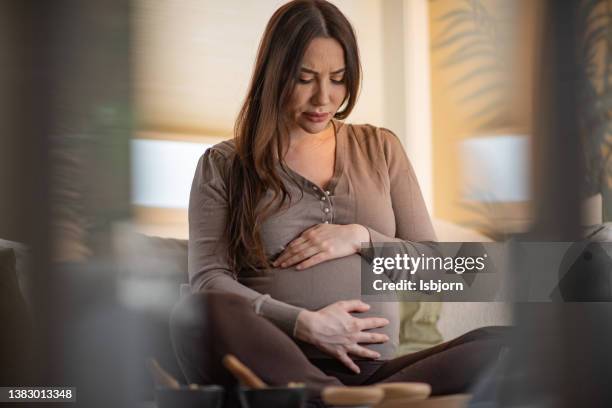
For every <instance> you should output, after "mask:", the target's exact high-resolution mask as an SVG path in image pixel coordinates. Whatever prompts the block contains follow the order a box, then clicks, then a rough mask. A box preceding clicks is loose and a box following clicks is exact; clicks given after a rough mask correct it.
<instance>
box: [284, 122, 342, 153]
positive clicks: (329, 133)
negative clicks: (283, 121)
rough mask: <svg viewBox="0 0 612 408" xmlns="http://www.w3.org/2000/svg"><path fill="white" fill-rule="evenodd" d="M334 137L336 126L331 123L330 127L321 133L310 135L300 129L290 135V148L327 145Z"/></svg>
mask: <svg viewBox="0 0 612 408" xmlns="http://www.w3.org/2000/svg"><path fill="white" fill-rule="evenodd" d="M333 136H334V126H333V124H332V123H331V122H330V123H329V125H328V126H327V127H326V128H325V129H324V130H323V131H321V132H319V133H308V132H305V131H304V130H303V129H301V128H298V129H296V130H294V131H292V132H290V133H289V147H290V148H292V147H295V146H301V145H305V144H307V145H311V144H316V145H318V144H321V143H325V142H327V141H328V140H329V138H330V137H333Z"/></svg>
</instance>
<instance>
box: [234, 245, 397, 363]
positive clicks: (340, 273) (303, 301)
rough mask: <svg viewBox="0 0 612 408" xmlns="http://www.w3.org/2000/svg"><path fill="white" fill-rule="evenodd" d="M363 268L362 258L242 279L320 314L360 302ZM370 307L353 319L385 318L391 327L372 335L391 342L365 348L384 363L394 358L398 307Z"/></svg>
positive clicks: (309, 351)
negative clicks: (332, 307) (330, 307)
mask: <svg viewBox="0 0 612 408" xmlns="http://www.w3.org/2000/svg"><path fill="white" fill-rule="evenodd" d="M360 268H361V257H360V256H359V255H350V256H347V257H344V258H339V259H333V260H331V261H327V262H323V263H320V264H318V265H315V266H313V267H311V268H308V269H306V270H302V271H297V270H295V269H294V268H288V269H272V270H271V271H270V272H269V273H268V274H267V275H266V276H264V277H261V276H260V277H254V278H242V279H240V281H241V282H242V283H243V284H245V285H246V286H248V287H250V288H252V289H254V290H256V291H258V292H259V293H267V294H269V295H270V296H272V297H273V298H274V299H277V300H280V301H283V302H286V303H289V304H292V305H295V306H299V307H303V308H305V309H308V310H318V309H321V308H322V307H325V306H327V305H329V304H332V303H334V302H337V301H339V300H350V299H361V269H360ZM367 303H368V304H369V305H370V310H368V311H367V312H364V313H353V316H355V317H358V318H363V317H385V318H386V319H388V320H389V322H390V323H389V324H388V325H387V326H385V327H383V328H378V329H373V330H371V331H374V332H379V333H385V334H386V335H388V336H389V338H390V340H389V341H388V342H386V343H383V344H370V345H365V344H364V346H367V347H368V348H371V349H373V350H376V351H378V352H379V353H381V355H382V358H384V359H389V358H393V357H394V356H395V352H396V350H397V345H398V341H399V306H398V304H397V303H396V302H367ZM303 350H304V352H305V353H306V355H307V356H309V357H312V358H314V357H319V358H320V357H322V355H321V354H322V353H320V352H318V350H314V348H312V347H310V346H308V345H303Z"/></svg>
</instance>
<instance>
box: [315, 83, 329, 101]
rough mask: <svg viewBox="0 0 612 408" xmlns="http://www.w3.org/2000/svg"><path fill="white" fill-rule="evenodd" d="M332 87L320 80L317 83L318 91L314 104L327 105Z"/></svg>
mask: <svg viewBox="0 0 612 408" xmlns="http://www.w3.org/2000/svg"><path fill="white" fill-rule="evenodd" d="M329 91H330V87H329V84H328V83H327V81H326V80H323V79H321V80H319V81H318V82H317V89H316V91H315V93H314V95H313V96H312V103H313V105H315V106H323V105H327V104H328V103H329V101H330V95H329Z"/></svg>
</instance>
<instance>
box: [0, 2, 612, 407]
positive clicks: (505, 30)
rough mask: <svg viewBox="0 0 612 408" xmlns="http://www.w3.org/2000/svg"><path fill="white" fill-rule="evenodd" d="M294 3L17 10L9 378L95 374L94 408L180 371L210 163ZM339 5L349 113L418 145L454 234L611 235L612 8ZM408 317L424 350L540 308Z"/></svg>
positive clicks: (0, 126)
mask: <svg viewBox="0 0 612 408" xmlns="http://www.w3.org/2000/svg"><path fill="white" fill-rule="evenodd" d="M283 3H284V1H276V0H275V1H272V0H269V1H268V0H265V1H263V0H258V1H253V0H248V1H247V0H242V1H224V2H219V1H213V0H165V1H162V0H160V1H158V0H132V1H129V0H112V1H97V0H90V1H87V2H82V1H78V0H58V1H54V2H37V1H10V0H8V1H4V2H1V3H0V34H1V35H0V44H1V46H0V84H1V86H0V89H2V90H3V91H2V93H1V94H0V107H1V109H0V130H1V134H2V141H1V148H0V191H1V192H2V194H1V195H0V214H1V216H0V255H1V258H0V260H1V261H2V265H0V268H1V269H0V270H2V272H3V275H2V276H3V277H5V278H3V279H5V283H6V284H5V285H0V288H2V290H3V291H4V293H1V294H0V299H2V300H0V303H1V302H3V304H2V309H1V310H0V313H1V316H2V321H4V322H6V328H3V340H2V356H3V358H4V359H5V361H6V364H1V365H0V366H1V367H2V369H1V371H2V377H0V380H1V381H0V385H10V384H14V385H19V384H50V383H54V384H66V385H72V384H76V385H77V386H78V388H79V390H81V395H82V399H81V400H80V401H81V403H82V404H83V406H88V407H94V406H98V405H99V406H103V405H105V406H106V405H108V404H109V403H112V404H114V405H116V406H124V405H125V406H128V405H130V404H133V403H134V401H143V400H150V399H151V398H152V385H151V381H150V379H149V377H148V374H147V373H146V371H145V368H144V363H143V361H144V359H145V358H146V357H147V356H155V357H156V358H158V359H159V360H160V362H161V363H162V365H163V366H165V367H166V368H167V369H168V370H169V371H170V372H171V373H172V374H174V375H176V376H177V377H178V378H180V377H181V373H180V370H179V369H178V367H177V366H176V362H175V360H174V358H173V353H172V345H171V344H170V340H169V338H168V333H167V329H168V328H167V319H168V316H169V313H170V310H171V308H172V305H173V304H174V302H176V300H177V299H178V297H179V287H180V285H181V283H185V282H186V280H187V276H186V262H187V260H186V241H185V240H186V239H187V238H188V234H187V204H188V198H189V189H190V186H191V181H192V177H193V172H194V170H195V166H196V163H197V160H198V158H199V157H200V156H201V155H202V154H203V153H204V151H205V150H206V149H207V148H208V147H210V146H212V145H214V144H215V143H218V142H220V141H222V140H225V139H229V138H231V137H232V129H233V125H234V119H235V116H236V114H237V112H238V110H239V107H240V104H241V103H242V100H243V97H244V95H245V93H246V89H247V86H248V81H249V78H250V75H251V70H252V67H253V62H254V58H255V55H256V51H257V46H258V43H259V39H260V37H261V34H262V33H263V30H264V28H265V25H266V23H267V21H268V19H269V17H270V16H271V15H272V13H273V12H274V10H276V8H278V6H279V5H281V4H283ZM333 3H334V4H336V5H337V6H338V7H339V8H340V10H341V11H342V12H344V13H345V14H346V16H347V17H348V18H349V20H350V21H351V22H352V24H353V25H354V28H355V31H356V34H357V39H358V44H359V47H360V52H361V58H362V67H363V74H364V75H363V85H362V89H361V94H360V97H359V100H358V104H357V106H356V108H355V110H354V112H353V113H352V114H351V116H350V117H349V118H348V119H347V121H348V122H351V123H370V124H374V125H376V126H381V127H387V128H389V129H391V130H393V131H394V132H395V133H396V134H397V135H398V136H399V138H400V139H401V141H402V143H403V146H404V148H405V151H406V153H407V154H408V156H409V158H410V160H411V162H412V164H413V166H414V168H415V171H416V173H417V176H418V179H419V183H420V186H421V189H422V192H423V194H424V197H425V201H426V204H427V206H428V209H429V212H430V215H431V217H432V219H433V220H434V226H435V229H436V233H437V234H438V238H439V239H440V240H442V241H451V242H452V241H479V242H485V241H491V240H505V239H509V238H517V237H530V239H546V240H567V241H571V240H578V239H581V238H583V237H585V236H589V237H593V236H594V235H593V234H597V236H598V237H599V238H600V239H609V236H610V232H608V228H609V225H608V224H607V222H609V221H610V218H611V217H612V194H611V191H612V190H611V189H612V181H611V180H612V178H611V174H612V164H611V162H610V152H611V150H610V142H611V131H612V128H611V127H610V120H609V118H610V108H612V98H611V97H610V80H611V79H612V75H611V74H612V70H611V61H612V58H610V56H611V55H612V54H611V53H610V51H611V50H612V32H611V31H610V27H611V25H610V24H611V20H610V17H611V15H610V7H611V6H612V4H611V3H610V1H608V0H580V1H579V0H575V1H567V2H554V1H546V0H539V1H530V0H514V1H508V0H430V1H428V0H335V1H333ZM561 3H563V4H561ZM551 307H552V306H551ZM402 308H403V309H402V313H403V321H402V339H401V341H402V352H404V353H405V352H410V351H414V350H419V349H422V348H425V347H429V346H431V345H433V344H436V343H439V342H441V341H443V340H447V339H450V338H453V337H455V336H457V335H459V334H462V333H464V332H466V331H468V330H470V329H472V328H475V327H480V326H484V325H488V324H511V323H513V322H514V323H515V324H517V325H519V326H520V322H521V319H520V316H521V315H522V314H521V313H522V312H521V311H520V310H518V308H514V309H513V307H512V305H507V304H469V303H468V304H460V305H453V307H445V305H443V304H440V303H437V302H433V301H432V302H422V303H418V304H416V303H413V304H404V305H402ZM544 309H546V310H548V309H547V308H544V307H542V309H538V310H544ZM542 313H543V314H544V315H543V316H542V319H543V321H547V322H557V320H555V318H556V317H559V316H560V315H562V316H568V315H569V316H573V315H572V314H571V313H569V314H565V313H561V314H560V313H559V310H558V309H552V310H550V311H549V312H542ZM546 313H550V314H546ZM588 313H591V314H590V316H592V317H593V319H594V320H597V318H598V317H602V316H603V315H604V314H606V316H607V314H608V313H609V312H608V311H607V306H605V308H604V306H602V309H589V311H588ZM523 314H524V315H526V316H527V318H526V322H527V323H525V324H524V325H523V326H520V327H527V328H530V329H529V330H531V329H533V327H532V326H531V325H530V324H529V322H530V320H529V318H530V317H529V316H530V315H531V316H533V315H534V314H533V310H530V311H527V312H524V313H523ZM579 315H580V313H576V317H577V316H579ZM551 316H552V317H551ZM555 316H556V317H555ZM568 319H569V318H568ZM568 322H570V320H565V321H564V323H568ZM551 324H552V323H551ZM544 326H545V325H544ZM553 326H554V327H553V328H552V329H551V333H553V334H555V333H556V335H559V336H562V335H563V334H564V333H565V332H564V330H566V329H567V326H566V325H556V324H553ZM591 329H592V327H590V326H589V327H583V334H584V335H585V336H587V337H586V338H587V339H590V338H591V337H589V336H591V332H590V331H589V330H591ZM525 332H526V333H527V332H529V331H528V330H527V331H525ZM529 333H530V335H533V333H532V332H529ZM600 335H601V333H600ZM608 335H609V333H608V332H605V333H604V335H602V336H603V337H602V336H600V338H601V339H606V338H608V337H606V336H608ZM535 337H538V336H535ZM543 338H548V337H543ZM552 338H555V337H554V336H553V337H552ZM582 340H584V339H582ZM547 341H548V340H547ZM517 344H519V346H517V347H519V348H520V347H522V346H521V344H523V343H520V342H519V343H517ZM555 344H556V345H557V346H558V350H557V349H556V348H553V349H554V350H557V351H558V353H559V354H551V355H550V356H547V357H546V358H550V359H551V360H554V361H555V364H551V365H550V366H549V367H550V369H551V370H553V368H555V370H556V371H555V372H557V373H559V372H560V370H558V368H559V367H560V366H562V367H565V366H563V364H564V360H563V359H562V358H561V357H560V355H565V353H566V352H567V349H566V348H565V347H566V346H567V344H565V345H564V344H561V343H555ZM543 347H546V344H545V345H544V346H543ZM536 349H537V348H536ZM596 349H597V348H596ZM551 353H552V352H551ZM604 357H605V358H604V360H605V361H607V360H606V359H609V357H610V356H609V353H608V354H605V353H604ZM519 361H522V360H520V359H519ZM547 361H549V360H547ZM572 361H574V360H572ZM525 364H528V363H527V362H525ZM607 368H608V367H607V366H601V367H598V368H596V369H597V370H600V369H601V370H604V371H603V372H605V370H607ZM558 375H560V374H558ZM561 380H563V379H561ZM561 380H559V381H560V382H552V384H553V385H550V387H554V386H557V385H558V384H561V383H563V381H561ZM565 380H567V378H566V379H565ZM544 386H545V384H543V385H542V387H544ZM546 386H549V384H546ZM518 387H519V388H520V385H519V386H518ZM536 388H537V387H536ZM111 389H112V390H116V391H115V392H113V393H109V392H106V391H108V390H111ZM551 389H553V388H550V389H548V391H550V390H551ZM550 392H552V391H550ZM527 394H528V393H527V392H525V395H527ZM547 395H548V394H547ZM130 406H133V405H130ZM568 406H570V405H568ZM574 406H575V405H574Z"/></svg>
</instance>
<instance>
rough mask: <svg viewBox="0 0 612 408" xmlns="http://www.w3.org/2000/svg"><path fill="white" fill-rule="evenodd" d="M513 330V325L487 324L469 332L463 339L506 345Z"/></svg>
mask: <svg viewBox="0 0 612 408" xmlns="http://www.w3.org/2000/svg"><path fill="white" fill-rule="evenodd" d="M511 332H512V327H511V326H486V327H480V328H478V329H474V330H472V331H470V332H467V333H466V334H464V335H463V336H461V338H462V340H463V341H491V342H496V343H499V344H500V345H505V344H507V343H508V340H509V336H510V334H511Z"/></svg>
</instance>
